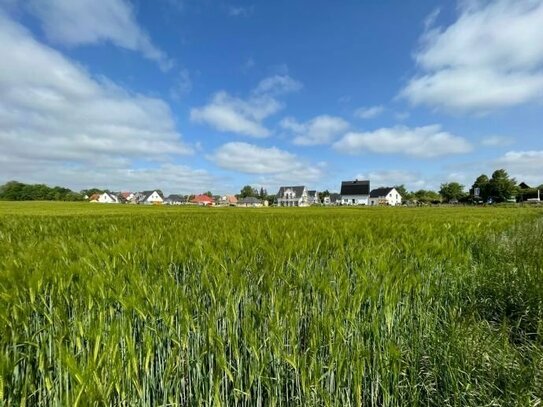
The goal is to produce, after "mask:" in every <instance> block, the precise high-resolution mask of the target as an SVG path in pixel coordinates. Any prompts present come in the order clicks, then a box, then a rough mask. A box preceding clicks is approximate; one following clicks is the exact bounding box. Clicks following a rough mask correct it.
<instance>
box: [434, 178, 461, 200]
mask: <svg viewBox="0 0 543 407" xmlns="http://www.w3.org/2000/svg"><path fill="white" fill-rule="evenodd" d="M439 194H440V195H441V196H442V197H443V199H444V200H445V201H447V202H449V201H452V200H458V201H459V200H460V199H462V198H463V197H464V196H465V193H464V185H462V184H459V183H458V182H448V183H444V184H441V187H440V189H439Z"/></svg>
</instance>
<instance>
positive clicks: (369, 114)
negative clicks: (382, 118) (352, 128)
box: [354, 106, 385, 119]
mask: <svg viewBox="0 0 543 407" xmlns="http://www.w3.org/2000/svg"><path fill="white" fill-rule="evenodd" d="M384 111H385V108H384V107H383V106H371V107H360V108H358V109H356V110H355V112H354V115H355V116H356V117H358V118H359V119H373V118H374V117H377V116H379V115H380V114H381V113H383V112H384Z"/></svg>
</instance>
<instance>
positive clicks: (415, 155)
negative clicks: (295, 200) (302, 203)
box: [0, 0, 543, 194]
mask: <svg viewBox="0 0 543 407" xmlns="http://www.w3.org/2000/svg"><path fill="white" fill-rule="evenodd" d="M0 61H1V63H0V183H3V182H7V181H9V180H18V181H21V182H27V183H46V184H49V185H61V186H66V187H70V188H72V189H74V190H80V189H84V188H91V187H99V188H109V189H111V190H123V191H126V190H131V191H137V190H148V189H153V188H160V189H162V190H163V191H164V192H167V193H200V192H204V191H208V190H210V191H212V192H213V193H217V194H224V193H236V192H238V191H239V190H240V189H241V188H242V187H243V186H244V185H246V184H249V185H253V186H255V187H257V188H260V187H264V188H266V189H267V190H268V192H270V193H274V192H276V191H277V189H278V187H279V186H280V185H307V186H308V187H309V188H310V189H318V190H324V189H328V190H330V191H338V190H339V187H340V184H341V181H342V180H351V179H370V181H371V185H372V187H379V186H391V185H398V184H405V185H406V186H407V188H408V189H411V190H417V189H421V188H425V189H429V188H432V189H436V188H439V185H440V184H441V183H444V182H450V181H457V182H460V183H462V184H464V185H466V186H467V187H469V186H471V184H472V183H473V181H474V179H475V178H476V177H477V176H478V175H479V174H481V173H486V174H488V175H490V174H491V173H492V172H493V171H494V170H496V169H498V168H505V169H506V170H507V171H508V172H509V174H510V175H512V176H514V177H516V179H517V180H518V181H519V182H520V181H524V182H526V183H528V184H529V185H532V184H533V185H539V184H542V183H543V142H542V136H543V134H542V132H543V126H542V124H543V119H542V117H543V0H493V1H483V0H459V1H450V0H449V1H437V0H383V1H378V0H356V1H355V0H342V1H332V0H328V1H324V0H311V1H309V0H308V1H306V0H275V1H265V0H260V1H235V2H230V1H226V0H213V1H211V0H153V1H150V0H25V1H22V0H20V1H19V0H0Z"/></svg>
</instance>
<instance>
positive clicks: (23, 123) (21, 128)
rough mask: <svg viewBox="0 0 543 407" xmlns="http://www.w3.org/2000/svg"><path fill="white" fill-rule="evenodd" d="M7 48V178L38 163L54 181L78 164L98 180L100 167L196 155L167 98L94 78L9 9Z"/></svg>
mask: <svg viewBox="0 0 543 407" xmlns="http://www.w3.org/2000/svg"><path fill="white" fill-rule="evenodd" d="M0 49H1V50H2V68H1V69H0V94H1V95H2V97H1V98H0V145H1V146H2V149H1V152H2V157H1V159H2V161H3V164H2V175H3V176H4V177H5V176H8V174H9V176H10V177H16V178H17V177H18V174H21V176H22V175H25V174H27V169H28V168H34V169H35V173H34V174H35V175H36V176H39V177H40V179H41V181H42V182H49V181H48V179H47V176H48V174H49V171H57V173H58V172H59V171H61V169H62V168H76V167H78V168H86V171H87V175H86V177H87V178H92V177H93V176H94V175H95V174H97V173H99V171H100V168H105V167H108V168H111V167H116V168H125V169H127V170H129V169H130V163H131V162H132V161H133V160H146V161H151V162H152V161H155V162H166V161H167V160H170V159H172V158H175V157H176V156H179V155H184V154H190V153H192V148H190V147H189V146H187V145H186V144H184V143H183V142H182V141H181V136H180V134H179V133H178V132H177V130H176V126H175V123H174V120H173V117H172V113H171V111H170V108H169V106H168V105H167V104H166V103H164V102H163V101H162V100H160V99H155V98H149V97H146V96H143V95H140V94H134V93H130V92H127V91H126V90H124V89H122V88H119V87H118V86H116V85H115V84H113V83H111V82H108V81H106V80H105V79H101V80H96V79H94V78H92V76H91V75H90V74H89V73H88V72H87V71H85V70H84V69H83V68H81V67H80V66H78V65H76V64H75V63H73V62H72V61H70V60H69V59H67V58H65V57H64V56H63V55H62V54H60V53H59V52H57V51H55V50H53V49H51V48H48V47H47V46H45V45H43V44H41V43H39V42H37V41H36V40H35V39H33V38H32V36H31V35H30V34H29V33H28V31H26V30H25V29H24V28H22V27H21V26H20V25H18V24H16V23H14V22H12V21H10V20H9V19H8V18H6V17H5V16H3V15H2V14H1V13H0ZM36 67H39V74H36ZM8 158H9V160H10V161H9V162H10V164H9V165H7V163H8ZM37 163H39V165H37ZM53 168H56V170H53ZM42 176H43V178H41V177H42Z"/></svg>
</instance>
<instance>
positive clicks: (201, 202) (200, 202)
mask: <svg viewBox="0 0 543 407" xmlns="http://www.w3.org/2000/svg"><path fill="white" fill-rule="evenodd" d="M262 191H263V190H262ZM242 192H243V191H242ZM242 195H244V194H237V195H234V194H226V195H212V194H211V193H201V194H195V195H180V194H170V195H168V196H164V194H163V193H162V192H161V191H160V190H158V189H155V190H149V191H142V192H102V193H94V194H92V195H90V196H87V197H86V198H87V199H88V201H89V202H92V203H103V204H139V205H197V206H236V207H245V208H247V207H252V208H258V207H268V206H279V207H308V206H312V205H324V206H338V205H346V206H353V205H356V206H362V205H368V206H398V205H401V204H402V196H401V195H400V193H399V192H398V191H397V190H396V188H394V187H379V188H375V189H371V188H370V181H369V180H353V181H342V182H341V188H340V192H339V193H326V194H322V193H319V192H318V191H317V190H315V189H312V190H310V189H308V187H307V186H305V185H296V186H281V187H280V188H279V191H278V192H277V193H276V194H275V195H271V196H270V195H267V194H265V193H264V192H262V193H260V196H258V195H259V194H258V193H257V191H256V190H255V193H254V195H255V196H242ZM245 195H246V194H245ZM265 195H266V198H268V199H265Z"/></svg>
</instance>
